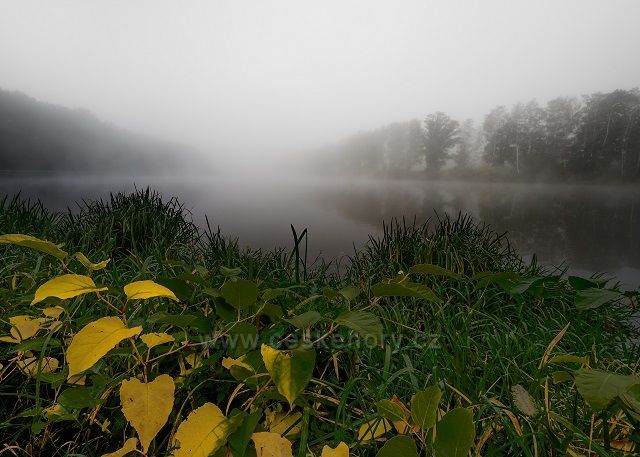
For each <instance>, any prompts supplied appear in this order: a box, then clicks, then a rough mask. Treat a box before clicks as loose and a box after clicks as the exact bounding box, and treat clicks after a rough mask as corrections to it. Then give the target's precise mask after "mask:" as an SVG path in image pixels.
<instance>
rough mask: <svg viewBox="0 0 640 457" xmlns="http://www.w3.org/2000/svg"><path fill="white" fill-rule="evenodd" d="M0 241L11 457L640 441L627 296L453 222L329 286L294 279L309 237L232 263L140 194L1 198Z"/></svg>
mask: <svg viewBox="0 0 640 457" xmlns="http://www.w3.org/2000/svg"><path fill="white" fill-rule="evenodd" d="M0 233H2V234H4V235H2V236H0V294H1V298H2V305H1V306H2V325H3V329H4V332H0V333H2V335H3V336H2V338H0V340H1V342H0V363H1V364H2V367H1V368H0V381H1V383H0V403H1V405H2V409H1V410H0V443H3V446H4V448H3V449H2V450H1V451H0V452H2V453H6V454H7V455H47V456H57V455H74V456H79V455H86V456H94V455H102V454H107V453H111V452H116V451H117V450H118V449H120V448H121V449H120V451H118V452H116V453H114V454H111V455H126V453H127V452H130V453H131V455H139V454H145V455H175V456H186V455H194V456H207V455H219V456H225V455H232V456H244V455H246V456H250V455H257V456H291V455H296V456H305V455H316V456H324V457H328V456H346V455H379V456H401V455H402V456H411V455H438V456H466V455H469V454H471V455H530V456H536V455H565V454H568V455H617V454H620V453H623V452H627V451H628V452H632V450H633V449H634V447H635V446H636V445H637V443H638V442H640V433H639V432H640V377H638V376H637V371H638V361H639V360H640V357H639V356H640V354H639V353H638V346H637V344H636V343H635V341H637V335H636V332H635V330H634V329H633V328H632V326H631V325H630V323H631V322H633V319H634V312H635V311H634V310H635V306H636V304H637V299H638V293H637V292H623V291H620V290H618V288H617V287H616V285H615V284H612V283H611V282H608V281H606V280H603V279H600V278H590V279H585V278H577V277H565V276H564V275H561V274H550V273H549V272H547V271H545V269H543V268H540V267H539V266H537V265H536V264H535V262H534V263H533V264H525V263H524V262H523V261H522V260H521V259H520V257H519V256H518V255H517V254H516V253H515V252H514V250H513V249H512V248H511V247H510V246H509V243H508V240H507V239H506V238H504V237H503V236H499V235H497V234H495V233H493V232H492V231H491V230H490V229H488V228H487V227H484V226H482V225H478V224H476V223H474V222H473V221H471V220H470V219H468V218H466V217H460V218H458V219H456V220H450V219H444V220H439V221H436V222H435V223H433V224H430V225H425V226H421V225H415V224H405V223H404V222H398V221H394V222H392V223H391V224H390V225H388V226H386V227H385V231H384V234H383V235H382V236H381V237H379V238H372V239H371V240H370V242H369V244H368V245H367V246H366V247H364V248H363V249H362V250H360V251H357V252H354V254H353V257H352V258H351V261H350V262H349V265H347V266H344V268H343V269H342V270H338V269H336V268H334V266H333V265H331V264H326V263H322V262H320V263H317V264H315V265H308V264H307V260H306V256H305V254H304V252H303V247H304V237H305V232H303V233H302V234H301V235H300V236H298V234H297V233H295V231H294V239H295V248H294V249H293V250H292V251H291V252H289V251H287V250H284V249H283V250H275V251H272V252H263V251H255V250H250V249H243V248H241V247H239V245H238V243H237V241H233V240H229V239H226V238H224V237H223V236H222V235H221V234H220V233H219V232H216V231H213V230H211V229H210V228H209V229H208V230H206V231H201V230H199V229H198V228H197V227H196V226H195V225H194V224H193V223H192V222H191V221H190V218H189V215H188V213H187V212H186V211H185V210H184V208H183V207H182V206H181V205H180V204H179V203H178V202H177V201H175V200H171V201H169V202H163V201H162V199H161V198H160V197H159V196H158V195H157V194H154V193H152V192H149V191H145V192H138V193H136V194H133V195H117V196H113V197H112V198H111V199H110V200H109V201H107V202H93V203H86V204H85V205H84V206H83V207H82V208H81V210H80V211H79V212H77V213H76V214H67V213H64V214H60V213H50V212H48V211H46V210H45V209H44V208H42V206H41V205H39V204H37V203H33V202H27V201H24V200H21V199H20V198H13V199H5V200H4V201H2V203H1V204H0ZM11 234H14V235H13V236H10V235H11ZM15 234H21V235H19V236H18V235H15ZM25 235H26V236H25ZM33 237H35V238H33ZM43 240H49V242H47V241H43ZM58 243H60V244H58Z"/></svg>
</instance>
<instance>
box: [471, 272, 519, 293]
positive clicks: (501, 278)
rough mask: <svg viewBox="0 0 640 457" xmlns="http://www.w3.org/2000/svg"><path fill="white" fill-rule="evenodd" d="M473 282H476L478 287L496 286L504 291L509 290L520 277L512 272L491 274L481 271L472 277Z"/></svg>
mask: <svg viewBox="0 0 640 457" xmlns="http://www.w3.org/2000/svg"><path fill="white" fill-rule="evenodd" d="M472 279H473V280H474V281H477V286H478V287H486V286H488V285H489V284H494V283H495V284H497V285H498V286H500V287H502V288H503V289H505V290H509V289H510V288H511V287H513V285H514V284H515V282H516V281H518V280H519V279H520V275H519V274H518V273H515V272H513V271H504V272H500V273H493V272H491V271H483V272H480V273H478V274H476V275H474V276H473V278H472Z"/></svg>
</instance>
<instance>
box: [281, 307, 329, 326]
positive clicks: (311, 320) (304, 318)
mask: <svg viewBox="0 0 640 457" xmlns="http://www.w3.org/2000/svg"><path fill="white" fill-rule="evenodd" d="M320 319H322V316H321V315H320V313H319V312H317V311H307V312H306V313H302V314H299V315H297V316H293V317H291V318H289V319H283V320H284V321H286V322H289V323H290V324H291V325H293V326H294V327H296V328H299V329H300V330H304V329H306V328H309V327H311V326H312V325H313V324H315V323H316V322H318V321H319V320H320Z"/></svg>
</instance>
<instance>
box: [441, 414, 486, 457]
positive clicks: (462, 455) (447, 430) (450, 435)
mask: <svg viewBox="0 0 640 457" xmlns="http://www.w3.org/2000/svg"><path fill="white" fill-rule="evenodd" d="M475 437H476V429H475V426H474V425H473V414H472V413H471V410H469V409H466V408H455V409H452V410H451V411H449V412H448V413H447V414H445V415H444V417H443V418H442V420H441V421H440V422H438V427H437V428H436V440H435V442H434V443H433V448H434V449H435V451H436V456H437V457H467V455H469V451H470V450H471V446H473V441H474V440H475Z"/></svg>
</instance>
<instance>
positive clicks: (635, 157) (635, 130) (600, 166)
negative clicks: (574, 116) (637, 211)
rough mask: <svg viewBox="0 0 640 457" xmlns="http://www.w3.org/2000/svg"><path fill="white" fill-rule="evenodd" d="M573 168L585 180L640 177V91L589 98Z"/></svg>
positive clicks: (573, 158) (574, 155)
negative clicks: (602, 177) (590, 178)
mask: <svg viewBox="0 0 640 457" xmlns="http://www.w3.org/2000/svg"><path fill="white" fill-rule="evenodd" d="M571 165H572V167H573V168H574V169H575V170H576V171H577V173H579V174H580V175H581V176H583V177H596V176H606V175H609V176H619V177H621V178H628V177H634V178H638V177H640V91H639V90H638V89H633V90H615V91H613V92H610V93H608V94H601V93H597V94H592V95H590V96H586V97H585V104H584V108H583V109H582V111H581V113H580V127H579V128H578V131H577V135H576V147H575V149H574V151H573V154H572V157H571Z"/></svg>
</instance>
